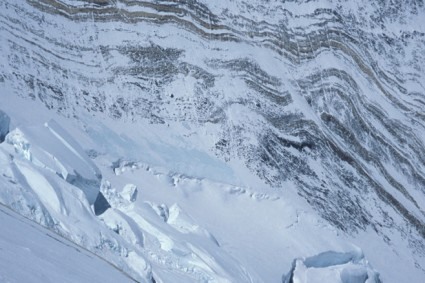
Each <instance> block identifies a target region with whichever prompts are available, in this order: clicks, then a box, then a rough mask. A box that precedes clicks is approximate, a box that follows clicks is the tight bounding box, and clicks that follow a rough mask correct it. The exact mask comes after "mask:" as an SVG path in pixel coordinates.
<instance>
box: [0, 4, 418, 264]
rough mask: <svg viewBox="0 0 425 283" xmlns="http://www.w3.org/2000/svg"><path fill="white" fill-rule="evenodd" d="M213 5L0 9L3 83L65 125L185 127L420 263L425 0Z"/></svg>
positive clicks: (342, 223) (339, 223) (345, 226)
mask: <svg viewBox="0 0 425 283" xmlns="http://www.w3.org/2000/svg"><path fill="white" fill-rule="evenodd" d="M214 2H217V1H214ZM214 2H213V1H190V0H188V1H106V0H105V1H54V0H41V1H30V0H28V1H8V0H2V1H0V41H1V44H0V52H1V54H2V56H1V58H0V85H1V87H2V88H3V89H8V90H11V91H12V92H14V93H16V95H19V96H24V97H29V98H30V99H34V100H40V101H42V102H43V103H44V104H45V105H46V107H48V108H51V109H56V110H57V111H58V112H60V113H62V114H63V115H65V116H69V117H73V116H75V117H78V116H79V115H80V113H82V111H84V112H90V113H94V115H98V114H99V115H100V113H106V114H107V115H109V116H111V117H115V118H116V119H123V120H126V121H129V122H133V121H138V120H141V119H148V120H149V121H151V122H152V123H171V122H174V121H178V122H181V121H185V122H188V123H190V124H191V125H192V126H193V127H195V128H198V129H203V130H205V131H206V132H207V133H209V132H211V133H212V134H211V135H210V136H209V137H210V138H211V139H212V141H211V143H210V149H211V150H213V151H214V152H215V153H216V154H217V156H219V157H220V158H222V159H223V160H235V159H242V160H244V162H245V164H246V166H247V167H249V168H250V169H251V170H252V171H253V172H255V174H258V175H259V176H260V177H262V178H263V179H264V180H265V181H266V182H268V183H269V184H271V185H272V186H273V187H276V188H281V187H282V186H283V184H284V183H285V182H286V181H290V182H294V183H296V184H297V186H298V193H299V194H300V195H302V196H303V197H305V198H306V199H307V201H308V202H309V203H310V204H311V205H312V206H313V207H314V208H315V209H316V210H317V211H319V212H320V213H321V215H322V217H323V218H325V219H327V220H328V221H329V222H331V223H332V224H333V225H335V226H336V227H338V228H339V229H341V230H343V231H346V232H348V233H355V232H356V231H359V230H367V229H369V228H372V229H373V230H375V231H376V232H377V233H378V234H380V235H382V237H383V238H384V239H385V240H386V241H388V242H389V243H391V237H392V233H393V232H394V231H397V233H398V235H401V237H403V238H405V239H406V241H407V242H409V245H410V246H411V247H412V250H415V253H416V254H417V255H418V256H423V255H424V254H425V244H424V238H425V228H424V227H425V224H424V223H425V214H424V204H425V173H424V172H425V154H424V152H425V114H424V112H423V107H424V104H425V88H424V83H423V82H424V81H425V80H424V70H423V66H424V63H425V55H424V52H423V46H424V45H425V33H424V28H423V26H424V25H423V24H424V20H423V19H425V7H424V3H423V1H413V0H412V1H387V2H383V1H356V3H351V2H352V1H265V0H264V1H260V0H259V1H223V2H218V3H214ZM216 129H218V130H217V131H216ZM422 268H424V267H423V266H422Z"/></svg>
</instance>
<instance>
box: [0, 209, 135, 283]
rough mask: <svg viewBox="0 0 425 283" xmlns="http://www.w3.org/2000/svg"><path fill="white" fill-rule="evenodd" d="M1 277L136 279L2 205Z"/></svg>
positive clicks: (8, 282)
mask: <svg viewBox="0 0 425 283" xmlns="http://www.w3.org/2000/svg"><path fill="white" fill-rule="evenodd" d="M0 222H1V225H2V229H1V237H0V281H1V282H4V283H19V282H28V283H30V282H33V283H38V282H52V283H53V282H69V283H71V282H99V283H100V282H103V283H104V282H123V283H124V282H135V281H134V280H132V279H131V278H130V277H129V276H127V275H126V274H124V273H123V272H122V271H120V270H118V269H116V268H115V267H113V266H112V265H111V264H110V263H108V262H107V261H105V260H103V259H101V258H99V257H98V256H96V255H95V254H93V253H90V252H88V251H87V250H86V249H84V248H83V247H81V246H77V245H75V244H74V243H72V242H71V241H69V240H67V239H64V238H62V237H60V236H59V235H57V234H55V233H53V232H51V231H50V230H48V229H46V228H43V227H41V226H39V225H38V224H36V223H34V222H32V221H30V220H28V219H26V218H24V217H22V216H21V215H19V214H17V213H16V212H14V211H12V210H10V209H9V208H6V207H5V206H3V205H0Z"/></svg>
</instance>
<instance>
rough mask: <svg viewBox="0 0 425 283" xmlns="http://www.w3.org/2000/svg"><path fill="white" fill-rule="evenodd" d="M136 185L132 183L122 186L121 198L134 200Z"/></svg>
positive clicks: (135, 197) (136, 191)
mask: <svg viewBox="0 0 425 283" xmlns="http://www.w3.org/2000/svg"><path fill="white" fill-rule="evenodd" d="M137 193H138V190H137V186H136V185H133V184H127V185H125V186H124V188H123V190H122V192H121V196H122V197H123V199H125V200H127V201H129V202H135V201H136V199H137Z"/></svg>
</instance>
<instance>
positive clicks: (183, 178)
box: [0, 96, 423, 283]
mask: <svg viewBox="0 0 425 283" xmlns="http://www.w3.org/2000/svg"><path fill="white" fill-rule="evenodd" d="M7 97H8V99H7V100H6V101H7V102H4V104H3V105H5V106H9V107H4V109H8V110H7V114H8V115H9V116H10V117H11V122H10V125H11V129H10V132H9V134H8V135H7V137H6V141H5V142H3V143H1V144H0V187H1V190H0V202H1V203H3V204H5V205H7V206H9V207H11V208H12V209H13V210H15V211H17V212H18V213H20V214H22V215H25V216H26V217H28V218H30V219H33V220H34V221H36V222H38V223H40V224H42V225H43V226H46V227H47V228H49V229H51V230H53V231H55V232H56V233H59V234H60V235H62V236H63V237H65V238H67V239H69V240H71V241H73V242H75V243H76V244H78V245H81V246H83V247H84V248H86V249H88V250H90V251H91V252H93V253H95V254H97V255H98V256H99V257H101V258H103V259H105V260H106V261H108V262H110V263H111V264H112V265H114V266H116V267H118V268H119V269H120V270H123V271H124V272H126V273H127V274H129V276H131V277H132V278H134V279H135V280H137V281H139V282H164V283H166V282H219V283H221V282H282V281H283V280H292V282H294V283H295V282H342V283H347V282H355V283H358V282H362V283H363V282H365V283H366V282H367V283H372V282H374V283H375V282H379V281H378V280H382V282H394V283H396V282H406V281H404V280H408V281H407V282H418V283H419V282H421V280H422V279H423V272H422V271H421V270H419V269H415V268H412V266H414V263H412V260H413V259H412V257H411V255H410V250H409V249H408V247H407V246H404V245H405V244H404V242H403V241H402V239H400V240H399V241H398V242H397V243H396V242H395V241H394V240H393V243H394V244H392V246H390V245H389V244H387V243H385V242H383V241H382V239H381V237H380V236H379V235H377V234H376V233H375V232H374V231H364V232H359V233H358V234H357V235H349V234H345V233H343V232H342V231H339V230H337V229H336V228H334V227H332V226H331V225H329V224H327V222H326V221H324V220H322V219H321V218H320V217H319V216H318V215H317V213H316V212H315V211H314V210H312V209H311V208H310V207H309V206H308V205H307V204H306V202H305V200H304V199H303V198H301V197H299V196H298V195H297V194H295V193H294V190H293V189H292V188H291V186H292V185H291V184H290V183H288V185H287V188H286V189H285V190H282V191H272V189H270V188H268V187H267V186H266V185H264V183H263V182H262V181H261V180H260V179H257V178H255V177H253V176H252V175H251V174H250V173H249V171H248V170H247V169H246V171H244V170H243V169H242V168H243V167H242V166H240V164H238V163H234V162H233V163H232V162H229V163H222V162H221V161H219V160H217V159H215V158H214V157H213V155H210V154H209V153H208V151H204V153H203V154H204V156H205V157H204V159H199V160H198V161H199V163H200V164H202V163H206V164H210V166H209V167H208V169H207V170H205V171H200V170H199V168H198V170H193V172H197V174H194V175H187V174H182V173H178V172H176V170H175V168H181V167H182V166H184V165H183V164H177V165H176V166H175V165H174V164H173V163H170V162H168V160H170V159H169V158H170V156H173V155H175V156H180V155H184V154H185V152H187V151H196V150H199V151H201V149H202V146H203V140H202V138H201V137H194V136H193V135H192V136H191V138H190V145H189V141H188V142H187V143H186V142H184V139H181V138H177V137H179V136H180V137H182V136H184V135H186V134H187V133H188V132H190V131H191V130H188V129H184V128H183V127H182V128H178V127H175V128H172V127H167V126H166V125H164V126H162V127H158V126H156V125H155V126H152V125H149V124H148V123H146V124H143V123H140V124H137V125H136V124H133V125H131V127H125V126H124V125H123V124H121V123H119V122H116V121H113V120H110V121H108V125H109V127H108V128H107V131H105V129H106V126H104V125H103V123H102V121H100V120H95V118H93V117H90V118H82V119H80V120H78V121H75V120H68V119H67V118H64V117H61V116H59V115H57V114H56V113H55V112H53V111H48V110H45V109H44V108H43V106H42V105H39V104H38V103H34V102H29V101H26V100H23V99H20V98H16V97H13V96H7ZM16 105H19V107H14V106H16ZM23 109H26V110H28V111H22V110H23ZM30 109H31V110H30ZM32 111H36V112H35V113H37V114H38V115H37V117H33V116H31V113H32ZM31 118H32V119H31ZM52 119H53V120H52ZM104 119H106V118H104ZM104 119H103V121H105V120H104ZM29 120H31V122H28V121H29ZM45 121H48V123H47V125H49V126H50V127H52V128H53V129H54V131H55V133H60V134H57V135H56V134H52V132H51V129H50V128H49V127H46V126H45V125H46V124H45V123H46V122H45ZM53 121H56V122H53ZM24 123H25V127H24V126H23V124H24ZM51 125H54V126H51ZM59 125H61V126H60V127H59ZM134 128H136V129H137V130H134ZM35 129H38V130H35ZM64 129H67V131H65V130H64ZM141 133H143V134H141ZM64 137H66V138H64ZM122 141H125V142H122ZM129 144H132V145H134V146H128V145H129ZM152 144H155V148H154V149H152V148H150V147H151V146H152ZM137 145H140V148H138V147H137ZM112 147H113V148H115V149H116V150H111V148H112ZM157 148H162V149H163V150H162V151H158V150H156V149H157ZM83 149H84V150H83ZM167 149H168V151H167ZM178 150H180V152H176V151H178ZM86 152H88V153H89V154H90V156H91V157H92V158H93V160H90V159H87V154H86ZM200 156H202V155H200ZM164 160H166V162H164ZM177 161H178V162H184V160H181V159H178V160H175V162H177ZM189 162H191V161H189ZM190 166H191V165H190V163H189V164H188V168H190ZM215 168H216V169H215ZM214 170H216V171H215V172H214ZM221 170H225V171H227V175H222V179H221V180H220V178H218V177H217V176H220V174H217V172H220V171H221ZM190 171H191V170H190V169H189V170H188V172H190ZM76 172H78V173H76ZM71 174H73V175H74V176H77V175H79V176H82V178H85V179H88V180H100V178H101V177H100V176H102V181H101V185H100V186H99V188H98V189H99V191H100V192H102V194H103V196H104V197H105V199H106V200H107V201H108V203H109V205H110V206H111V207H110V208H109V209H107V210H106V211H105V212H104V213H103V214H101V215H100V216H95V215H94V212H93V205H92V202H91V201H89V197H90V194H87V193H86V189H87V187H86V186H85V185H84V184H83V185H81V183H80V182H70V181H69V180H70V179H69V177H67V176H69V175H71ZM229 176H233V182H229V181H228V180H229ZM91 199H93V196H92V197H91ZM14 219H15V218H11V219H9V220H8V221H5V222H4V224H3V222H2V231H3V229H4V230H7V231H9V232H11V231H13V230H15V228H14V227H15V226H14V225H18V224H16V223H14V221H15V220H14ZM32 225H33V226H34V225H35V224H32ZM37 229H41V228H37ZM6 236H7V234H4V233H0V239H3V240H4V237H6ZM25 239H26V238H25ZM40 241H42V240H40ZM20 245H21V246H23V248H22V249H25V248H27V249H30V250H31V249H36V248H37V247H40V245H39V242H38V240H37V241H30V240H28V239H26V240H25V241H23V242H22V244H20ZM41 246H43V247H44V246H49V245H44V244H42V245H41ZM39 253H40V255H39V256H40V257H43V258H44V257H46V259H45V261H46V262H49V261H51V262H52V263H51V264H57V265H59V267H58V268H57V269H54V270H52V269H50V268H49V267H48V266H49V264H47V263H46V265H41V264H40V265H38V264H35V263H33V264H32V263H31V262H27V266H26V267H21V269H24V270H25V272H22V273H20V274H21V275H20V276H22V277H19V278H18V279H19V281H20V282H31V280H32V277H31V272H32V271H33V270H35V269H40V270H41V274H44V275H43V276H45V278H46V280H52V282H54V280H55V278H57V277H56V276H57V272H59V270H61V269H60V268H64V269H66V268H67V266H68V265H69V264H71V262H73V258H72V257H70V258H67V260H70V261H71V262H68V261H65V262H64V261H62V260H60V258H61V257H59V256H58V255H57V254H55V253H53V254H52V253H51V251H50V249H49V248H45V249H41V250H40V251H39ZM44 253H46V255H44ZM363 254H364V255H365V256H364V257H363ZM56 256H58V258H59V259H58V258H56ZM303 258H304V259H303ZM16 260H17V262H18V261H21V260H22V261H23V259H20V258H19V257H16ZM75 260H76V261H78V259H75ZM23 262H24V263H25V261H23ZM33 262H36V261H33ZM1 264H2V266H5V267H4V268H3V269H2V270H0V274H1V276H3V278H12V279H13V278H17V277H16V276H17V275H16V274H15V269H14V268H16V266H18V263H16V264H14V263H9V262H8V261H5V260H2V262H1ZM62 264H64V265H66V266H62V267H61V265H62ZM19 266H21V265H19ZM75 266H76V271H75V274H71V275H67V274H68V273H62V274H63V276H64V277H67V279H68V278H69V280H70V281H69V282H93V281H90V280H88V281H87V280H85V278H86V277H84V276H86V275H87V274H88V273H86V271H85V270H84V269H79V268H78V262H75ZM85 266H86V267H87V266H90V265H89V264H86V265H85ZM99 269H100V268H99ZM99 269H98V268H96V270H93V272H97V271H98V270H99ZM101 270H105V274H107V272H109V270H111V268H110V267H109V266H106V267H102V268H101ZM112 270H113V269H112ZM87 272H88V271H87ZM80 273H82V274H80ZM87 276H89V275H87ZM112 278H113V277H111V278H109V277H108V278H106V279H104V281H102V282H124V281H116V280H114V279H112ZM288 278H292V279H288ZM320 278H321V279H320ZM24 279H27V280H24ZM22 280H23V281H22ZM297 280H298V281H297ZM320 280H321V281H320ZM373 280H375V281H373ZM12 282H13V281H12ZM289 282H291V281H289Z"/></svg>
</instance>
